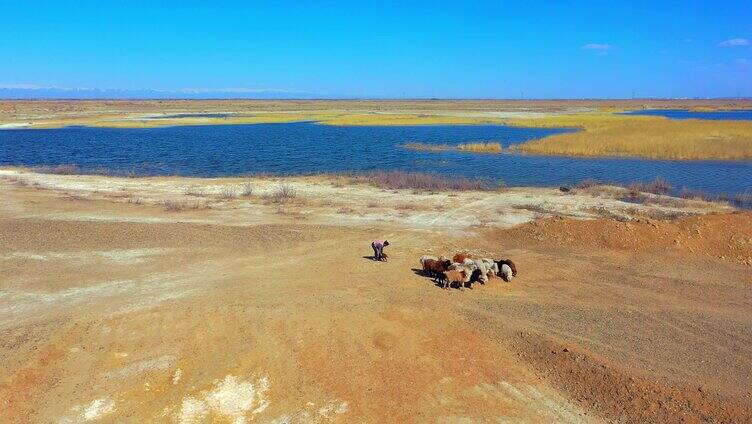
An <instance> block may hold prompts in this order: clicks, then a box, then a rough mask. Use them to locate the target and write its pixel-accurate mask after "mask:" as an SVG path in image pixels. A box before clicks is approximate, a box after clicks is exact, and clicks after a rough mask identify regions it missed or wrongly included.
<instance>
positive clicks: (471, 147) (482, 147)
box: [402, 142, 501, 153]
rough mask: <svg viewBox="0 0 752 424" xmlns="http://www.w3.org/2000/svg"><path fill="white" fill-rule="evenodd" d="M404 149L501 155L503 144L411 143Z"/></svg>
mask: <svg viewBox="0 0 752 424" xmlns="http://www.w3.org/2000/svg"><path fill="white" fill-rule="evenodd" d="M402 147H404V148H406V149H410V150H419V151H424V152H446V151H453V150H454V151H460V152H471V153H501V143H499V142H490V143H485V142H478V143H461V144H456V145H453V144H431V143H418V142H411V143H405V144H403V145H402Z"/></svg>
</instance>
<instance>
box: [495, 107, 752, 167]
mask: <svg viewBox="0 0 752 424" xmlns="http://www.w3.org/2000/svg"><path fill="white" fill-rule="evenodd" d="M508 123H509V124H512V125H518V126H534V127H575V128H580V129H581V131H579V132H575V133H567V134H558V135H553V136H550V137H546V138H544V139H541V140H535V141H530V142H527V143H523V144H519V145H515V146H512V147H510V149H511V150H516V151H520V152H525V153H533V154H544V155H564V156H637V157H646V158H651V159H681V160H699V159H719V160H741V159H752V122H749V121H703V120H670V119H666V118H662V117H652V116H651V117H648V116H623V115H613V114H580V115H559V116H551V117H546V118H539V119H516V120H511V121H508Z"/></svg>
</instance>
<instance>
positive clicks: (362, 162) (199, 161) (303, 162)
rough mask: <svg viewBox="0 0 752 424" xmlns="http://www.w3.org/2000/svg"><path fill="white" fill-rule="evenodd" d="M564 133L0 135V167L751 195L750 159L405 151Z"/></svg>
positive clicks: (298, 129)
mask: <svg viewBox="0 0 752 424" xmlns="http://www.w3.org/2000/svg"><path fill="white" fill-rule="evenodd" d="M564 131H572V130H567V129H550V128H520V127H508V126H503V125H421V126H330V125H322V124H316V123H283V124H250V125H207V126H176V127H162V128H139V129H133V128H128V129H120V128H87V127H68V128H59V129H35V130H28V129H16V130H3V131H0V165H23V166H39V165H58V164H76V165H79V166H80V167H81V168H82V169H83V170H84V171H87V170H93V169H96V168H107V169H109V170H111V171H113V172H114V173H127V172H131V171H132V172H136V173H139V174H146V175H171V174H179V175H186V176H200V177H213V176H232V175H245V174H253V173H274V174H280V175H290V174H311V173H322V172H327V173H331V172H348V171H354V172H363V171H372V170H409V171H417V172H432V173H439V174H443V175H447V176H467V177H480V178H486V179H492V180H501V181H503V182H504V183H505V184H507V185H509V186H559V185H569V184H575V183H577V182H579V181H582V180H584V179H588V178H593V179H597V180H601V181H614V182H619V183H629V182H634V181H643V182H646V181H649V180H652V179H653V178H655V177H657V176H661V177H664V178H666V179H667V180H668V181H670V182H671V184H673V186H674V187H675V189H676V190H677V191H678V190H680V189H682V188H683V187H687V188H690V189H696V190H703V191H706V192H709V193H712V194H718V193H727V194H735V193H738V192H745V191H751V192H752V161H745V162H732V161H664V160H646V159H635V158H569V157H554V156H532V155H524V154H512V153H504V154H478V153H462V152H457V151H448V152H440V153H432V152H421V151H413V150H408V149H405V148H403V147H401V145H402V144H404V143H406V142H410V141H416V142H422V143H462V142H469V141H501V142H502V144H503V145H504V147H507V146H509V145H510V144H515V143H520V142H523V141H527V140H531V139H537V138H541V137H545V136H547V135H551V134H557V133H561V132H564Z"/></svg>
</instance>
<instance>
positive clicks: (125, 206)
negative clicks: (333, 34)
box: [0, 169, 752, 423]
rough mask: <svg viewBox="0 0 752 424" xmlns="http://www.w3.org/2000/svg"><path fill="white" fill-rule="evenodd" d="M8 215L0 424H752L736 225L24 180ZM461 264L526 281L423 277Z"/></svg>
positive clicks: (413, 197) (415, 201)
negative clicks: (379, 258) (447, 260)
mask: <svg viewBox="0 0 752 424" xmlns="http://www.w3.org/2000/svg"><path fill="white" fill-rule="evenodd" d="M246 182H249V183H250V186H252V188H253V189H252V190H248V191H252V192H253V193H251V194H249V195H241V194H243V193H242V192H243V191H244V190H245V183H246ZM281 183H284V184H287V185H289V186H290V187H291V188H293V189H294V190H295V192H296V196H295V197H294V198H292V199H288V200H286V201H284V202H276V201H275V199H274V198H273V197H272V196H271V195H272V194H273V193H274V192H275V191H276V190H277V189H278V187H279V185H280V184H281ZM613 190H615V189H613ZM0 193H2V194H1V195H2V202H0V362H1V363H2V364H3V366H2V367H1V368H0V422H9V423H27V422H33V423H36V422H39V423H49V422H53V423H78V422H95V421H96V422H136V423H140V422H176V423H201V422H228V423H230V422H231V423H249V422H269V423H297V422H303V423H328V422H447V423H458V422H536V423H537V422H630V423H641V422H750V420H752V393H751V392H750V387H751V386H752V363H751V361H750V359H749V358H751V357H752V314H750V313H749V311H750V310H752V272H751V271H752V267H751V266H750V264H751V263H752V214H751V213H749V212H738V211H733V210H730V209H729V208H726V207H723V206H719V205H713V204H705V203H700V202H684V203H681V204H675V203H671V202H661V204H651V205H634V204H629V203H624V202H622V201H619V200H617V198H616V197H615V196H613V195H612V194H613V193H612V191H611V190H609V189H604V190H603V191H599V192H597V193H594V192H591V191H588V192H579V191H576V192H574V193H568V194H567V193H560V192H558V191H557V190H554V189H525V188H518V189H510V190H506V191H500V192H483V193H481V192H463V193H425V192H415V193H414V192H411V191H394V190H381V189H375V188H372V187H369V186H365V185H354V184H349V183H348V182H347V181H343V180H342V179H339V178H329V177H315V178H314V177H308V178H292V179H286V180H284V181H281V180H276V179H272V178H267V179H263V178H260V179H253V180H239V179H216V180H211V179H206V180H202V179H183V178H173V177H171V178H134V179H117V178H108V177H99V176H60V175H41V174H34V173H29V172H26V171H23V170H17V169H5V170H2V171H1V172H0ZM246 194H247V193H246ZM667 204H668V205H671V206H665V205H667ZM167 209H170V210H167ZM378 237H386V238H387V239H389V240H390V241H391V242H392V246H390V247H389V248H388V249H387V252H388V253H389V254H390V261H389V262H386V263H377V262H374V261H372V260H371V259H370V255H371V254H372V252H371V250H370V247H369V243H370V241H371V240H373V239H374V238H378ZM458 251H472V252H475V253H477V254H482V255H488V256H494V257H501V256H507V257H512V258H513V259H514V260H515V262H516V263H517V265H518V268H519V275H518V277H517V278H515V279H514V280H513V281H512V282H510V283H505V282H502V281H501V280H499V279H494V280H492V281H490V282H489V283H488V284H486V285H483V286H476V287H475V288H474V289H473V290H470V289H465V290H463V291H460V290H457V289H452V290H442V289H440V288H438V287H437V286H436V285H435V283H434V282H433V281H432V280H431V279H429V278H427V277H425V276H422V275H421V273H420V272H418V271H417V269H416V267H417V266H418V261H417V258H418V257H419V256H420V255H422V254H426V253H428V254H442V253H443V254H451V253H454V252H458Z"/></svg>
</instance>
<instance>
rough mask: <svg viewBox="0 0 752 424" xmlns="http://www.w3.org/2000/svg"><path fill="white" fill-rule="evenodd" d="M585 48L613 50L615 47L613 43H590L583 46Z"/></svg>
mask: <svg viewBox="0 0 752 424" xmlns="http://www.w3.org/2000/svg"><path fill="white" fill-rule="evenodd" d="M582 48H583V49H585V50H599V51H605V50H611V49H613V48H614V46H612V45H611V44H599V43H589V44H585V45H584V46H582Z"/></svg>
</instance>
